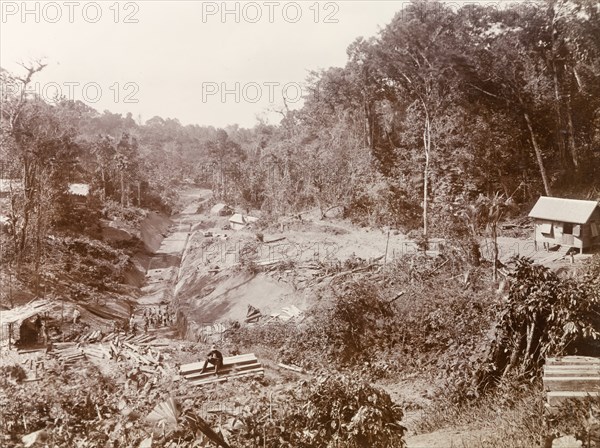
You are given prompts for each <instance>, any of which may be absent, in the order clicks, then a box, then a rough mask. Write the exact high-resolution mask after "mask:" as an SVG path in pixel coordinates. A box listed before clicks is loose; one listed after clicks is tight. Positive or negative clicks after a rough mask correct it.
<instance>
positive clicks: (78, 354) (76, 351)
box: [54, 342, 85, 365]
mask: <svg viewBox="0 0 600 448" xmlns="http://www.w3.org/2000/svg"><path fill="white" fill-rule="evenodd" d="M67 344H68V345H67ZM57 345H58V344H54V350H55V354H56V356H57V357H58V359H59V361H61V362H62V363H63V364H64V365H70V364H74V363H75V362H76V361H79V360H81V359H85V354H84V353H83V350H82V349H81V347H79V346H78V345H77V344H75V343H72V342H64V343H62V344H61V346H59V347H57Z"/></svg>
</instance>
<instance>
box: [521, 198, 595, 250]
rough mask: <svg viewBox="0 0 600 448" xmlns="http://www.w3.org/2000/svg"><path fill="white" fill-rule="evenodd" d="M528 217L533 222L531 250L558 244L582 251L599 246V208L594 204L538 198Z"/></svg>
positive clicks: (591, 202)
mask: <svg viewBox="0 0 600 448" xmlns="http://www.w3.org/2000/svg"><path fill="white" fill-rule="evenodd" d="M529 217H530V218H533V219H534V241H535V247H536V249H537V248H538V245H539V244H540V243H542V244H543V245H544V246H546V245H548V246H551V245H556V244H558V245H560V246H566V247H575V248H578V249H579V252H580V253H582V252H583V251H584V250H585V249H589V248H591V247H592V246H595V245H600V206H599V205H598V202H597V201H582V200H578V199H564V198H551V197H546V196H542V197H540V198H539V199H538V201H537V202H536V204H535V206H534V207H533V209H531V212H529Z"/></svg>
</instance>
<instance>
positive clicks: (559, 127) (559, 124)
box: [550, 8, 571, 169]
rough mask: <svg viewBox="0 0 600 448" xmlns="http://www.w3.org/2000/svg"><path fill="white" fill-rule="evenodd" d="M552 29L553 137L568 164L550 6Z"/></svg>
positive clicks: (564, 162)
mask: <svg viewBox="0 0 600 448" xmlns="http://www.w3.org/2000/svg"><path fill="white" fill-rule="evenodd" d="M552 14H553V17H552V29H551V33H550V36H551V39H552V46H551V49H550V59H551V64H550V65H551V66H552V80H553V84H554V112H555V113H556V127H555V134H556V135H555V138H556V143H557V144H558V151H559V153H560V159H561V162H562V163H563V164H567V165H570V163H569V162H570V160H569V158H568V157H567V151H566V145H565V139H564V134H563V130H564V124H563V121H564V120H563V117H562V113H561V111H560V109H561V107H560V106H561V99H560V85H559V82H558V68H557V67H556V57H555V55H556V32H557V31H556V19H555V11H554V8H552ZM565 168H566V169H569V168H571V167H570V166H565Z"/></svg>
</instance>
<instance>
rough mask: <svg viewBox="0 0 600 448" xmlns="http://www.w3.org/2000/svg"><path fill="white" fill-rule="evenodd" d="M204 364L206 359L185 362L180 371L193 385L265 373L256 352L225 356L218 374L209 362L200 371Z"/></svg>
mask: <svg viewBox="0 0 600 448" xmlns="http://www.w3.org/2000/svg"><path fill="white" fill-rule="evenodd" d="M203 365H204V361H202V362H194V363H191V364H184V365H182V366H181V367H180V369H179V373H180V375H181V376H182V377H184V378H185V379H187V380H188V381H189V382H190V384H191V385H192V386H203V385H205V384H210V383H220V382H223V381H227V380H229V379H231V378H241V377H245V376H254V375H264V372H265V371H264V368H263V366H262V364H261V363H260V362H258V359H257V358H256V355H255V354H254V353H249V354H246V355H238V356H231V357H228V358H223V367H221V368H220V369H219V373H218V375H216V376H215V373H214V371H215V367H214V366H213V365H212V364H208V366H207V367H206V370H205V372H204V373H200V372H201V370H202V366H203Z"/></svg>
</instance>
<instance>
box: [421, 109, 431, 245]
mask: <svg viewBox="0 0 600 448" xmlns="http://www.w3.org/2000/svg"><path fill="white" fill-rule="evenodd" d="M423 107H424V108H425V129H424V131H423V149H424V151H425V166H424V167H423V238H424V240H425V250H427V247H428V244H427V238H428V235H427V197H428V191H429V151H430V149H431V122H430V119H429V113H428V111H427V107H426V106H425V104H423Z"/></svg>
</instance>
